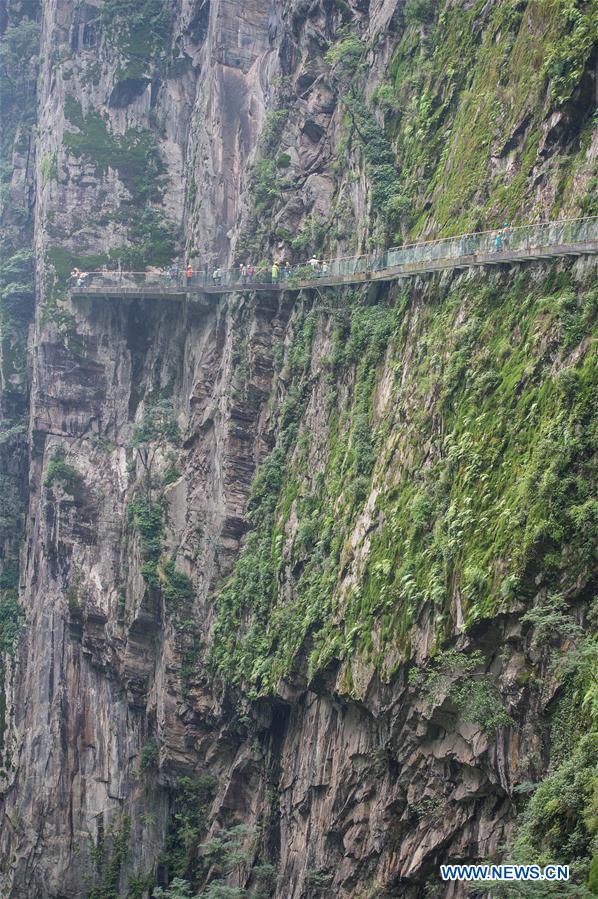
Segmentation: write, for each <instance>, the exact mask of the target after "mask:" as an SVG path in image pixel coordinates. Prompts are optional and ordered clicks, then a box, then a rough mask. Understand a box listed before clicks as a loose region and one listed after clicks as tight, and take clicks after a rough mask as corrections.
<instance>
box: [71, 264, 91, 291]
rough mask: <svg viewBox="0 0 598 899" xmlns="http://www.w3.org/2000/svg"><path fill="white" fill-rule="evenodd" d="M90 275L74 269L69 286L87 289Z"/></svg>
mask: <svg viewBox="0 0 598 899" xmlns="http://www.w3.org/2000/svg"><path fill="white" fill-rule="evenodd" d="M88 282H89V275H88V274H87V272H82V271H81V269H79V268H74V269H73V270H72V272H71V274H70V276H69V284H70V286H71V287H87V284H88Z"/></svg>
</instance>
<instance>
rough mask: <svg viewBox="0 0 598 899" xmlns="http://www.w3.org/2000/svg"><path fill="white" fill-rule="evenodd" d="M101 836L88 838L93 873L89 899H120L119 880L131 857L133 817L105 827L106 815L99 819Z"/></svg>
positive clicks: (87, 888) (98, 832)
mask: <svg viewBox="0 0 598 899" xmlns="http://www.w3.org/2000/svg"><path fill="white" fill-rule="evenodd" d="M97 828H98V831H97V837H96V839H95V840H94V839H93V838H92V837H91V836H90V837H89V839H88V845H89V854H90V859H91V862H92V865H93V873H92V874H90V875H89V876H88V877H87V878H86V899H119V897H120V891H119V881H120V876H121V871H122V866H123V864H124V863H125V860H126V858H127V854H128V849H129V839H130V836H131V820H130V818H129V817H127V816H125V817H124V818H123V821H122V824H121V825H120V826H118V827H117V826H116V825H115V824H111V825H110V826H109V827H108V829H107V830H105V829H104V823H103V818H102V816H100V817H98V819H97Z"/></svg>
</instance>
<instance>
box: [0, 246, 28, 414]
mask: <svg viewBox="0 0 598 899" xmlns="http://www.w3.org/2000/svg"><path fill="white" fill-rule="evenodd" d="M1 249H2V262H0V368H1V376H2V378H1V380H2V385H3V397H4V399H3V402H4V404H5V408H7V411H8V413H9V414H15V413H16V412H17V410H20V408H21V405H22V403H23V401H24V399H25V397H26V396H27V391H28V388H29V376H28V371H27V329H28V327H29V323H30V321H31V319H32V316H33V308H34V303H35V285H34V278H33V255H32V253H31V252H30V250H25V249H22V250H17V251H15V252H12V251H11V249H10V248H9V247H7V246H6V244H4V243H3V244H2V247H1Z"/></svg>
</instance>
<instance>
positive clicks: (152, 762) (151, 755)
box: [139, 743, 159, 771]
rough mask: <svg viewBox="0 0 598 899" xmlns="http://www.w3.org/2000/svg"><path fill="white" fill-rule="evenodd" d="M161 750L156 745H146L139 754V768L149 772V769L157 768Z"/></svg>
mask: <svg viewBox="0 0 598 899" xmlns="http://www.w3.org/2000/svg"><path fill="white" fill-rule="evenodd" d="M158 759H159V750H158V747H157V746H156V744H155V743H146V745H145V746H143V747H142V748H141V752H140V754H139V768H140V770H141V771H147V769H148V768H156V767H157V765H158Z"/></svg>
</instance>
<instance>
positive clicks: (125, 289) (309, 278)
mask: <svg viewBox="0 0 598 899" xmlns="http://www.w3.org/2000/svg"><path fill="white" fill-rule="evenodd" d="M594 254H598V216H596V217H593V218H585V219H571V220H568V221H560V222H545V223H542V224H540V225H528V226H524V227H521V228H513V229H510V230H509V232H508V234H507V236H506V239H503V238H501V239H500V241H499V242H498V243H497V241H496V234H495V233H492V232H482V233H478V234H464V235H460V236H459V237H454V238H445V239H442V240H438V241H429V242H425V243H419V244H412V245H410V246H405V247H396V248H392V249H390V250H387V251H385V252H383V253H381V254H380V255H377V256H376V255H367V256H353V257H349V258H346V259H335V260H332V261H331V262H329V263H327V264H325V265H324V266H322V270H320V271H316V270H313V269H311V268H310V267H309V266H302V267H296V268H295V269H292V270H291V271H290V272H287V273H286V274H285V276H284V277H283V278H281V280H280V281H279V283H277V284H272V283H271V277H270V272H269V271H264V272H262V273H261V275H259V274H256V276H255V277H254V279H253V281H252V282H251V283H247V282H246V281H243V280H242V279H241V278H240V275H239V272H238V271H237V270H235V271H226V272H222V273H221V275H220V280H221V283H219V284H215V283H214V281H213V279H212V278H211V277H210V276H209V275H207V274H205V273H203V272H196V273H194V274H193V276H192V277H191V278H190V279H187V278H186V277H183V276H179V278H178V279H177V280H178V281H179V283H173V278H172V277H170V276H169V275H167V274H163V273H158V272H91V273H89V275H88V285H87V286H86V287H72V288H71V294H72V296H73V297H83V296H89V297H99V298H104V299H111V298H121V299H126V298H127V297H129V298H138V297H143V298H146V299H154V300H184V299H192V298H194V297H197V298H199V297H200V296H201V295H210V294H216V295H220V294H226V293H235V292H238V291H242V290H252V291H253V290H257V291H268V292H276V291H281V290H305V289H308V288H314V287H333V286H335V285H342V284H361V283H364V282H370V281H394V280H398V279H401V278H411V277H414V276H415V275H421V274H427V273H430V272H437V271H444V270H447V269H466V268H472V267H475V266H484V265H513V264H516V263H523V262H530V261H533V260H538V259H552V258H558V257H563V256H586V255H594ZM181 281H183V282H184V283H180V282H181Z"/></svg>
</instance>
